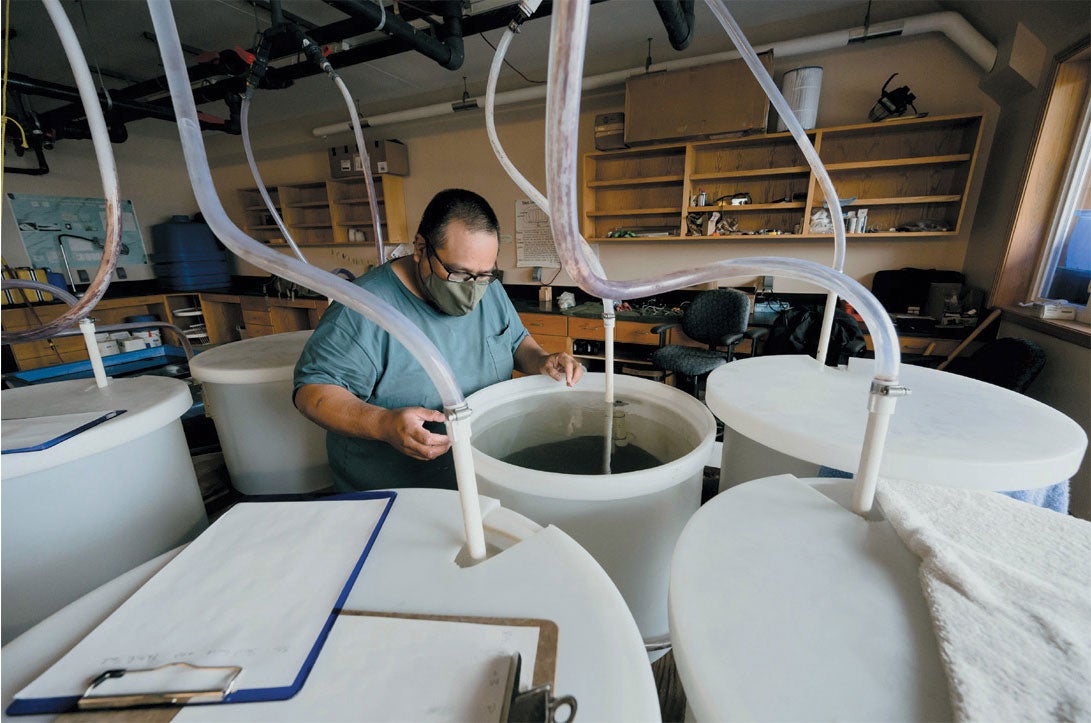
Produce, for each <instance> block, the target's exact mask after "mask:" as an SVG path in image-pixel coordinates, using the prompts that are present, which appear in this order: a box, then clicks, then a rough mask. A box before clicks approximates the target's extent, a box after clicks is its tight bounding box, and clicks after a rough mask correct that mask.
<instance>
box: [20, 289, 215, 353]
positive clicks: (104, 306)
mask: <svg viewBox="0 0 1091 723" xmlns="http://www.w3.org/2000/svg"><path fill="white" fill-rule="evenodd" d="M67 308H68V306H67V305H65V304H45V305H39V306H35V307H34V308H33V310H31V309H27V308H26V307H21V306H6V307H4V311H3V323H4V329H5V330H8V331H20V330H23V329H31V328H36V327H38V326H41V324H42V323H44V322H49V321H52V320H54V319H56V318H57V317H59V316H60V315H61V314H63V313H64V311H65V310H66V309H67ZM189 312H196V313H189ZM147 314H151V315H152V316H155V317H156V318H158V319H159V320H161V321H166V322H169V323H172V324H174V325H175V326H179V327H181V328H182V329H183V330H184V331H185V330H189V331H190V333H191V334H193V335H194V336H192V337H191V338H190V341H191V343H194V344H202V343H207V342H208V341H209V339H208V337H207V336H206V335H205V333H204V330H203V328H202V327H201V326H200V325H201V324H203V321H204V320H203V314H204V307H203V306H202V303H201V298H200V296H199V295H198V294H165V295H163V294H156V295H149V296H130V297H125V298H120V299H105V300H103V301H100V302H99V303H98V305H97V306H95V309H94V311H93V312H92V314H91V317H92V319H94V321H95V323H96V324H97V325H99V326H106V325H108V324H121V323H123V322H124V321H125V319H126V318H127V317H130V316H143V315H147ZM73 328H74V327H73ZM197 332H201V334H200V335H198V334H197ZM162 339H163V343H164V344H167V345H171V346H180V345H181V342H180V341H179V340H178V339H176V338H174V335H173V333H172V332H171V331H170V330H167V329H164V330H163V331H162ZM11 352H12V355H13V356H14V357H15V362H16V364H17V365H18V367H19V369H20V370H24V371H25V370H27V369H38V368H40V367H46V366H53V365H56V364H65V363H68V362H77V361H85V360H86V359H87V349H86V347H85V346H84V343H83V337H82V336H72V337H57V338H55V339H42V340H40V341H33V342H21V343H16V344H12V345H11Z"/></svg>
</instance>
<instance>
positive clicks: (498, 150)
mask: <svg viewBox="0 0 1091 723" xmlns="http://www.w3.org/2000/svg"><path fill="white" fill-rule="evenodd" d="M514 37H515V33H514V32H513V31H512V30H511V28H508V30H506V31H504V36H503V37H502V38H500V42H499V43H498V44H497V46H496V52H495V53H494V54H493V58H492V65H491V66H490V68H489V81H488V85H487V86H486V88H485V129H486V131H487V133H488V136H489V144H490V145H491V146H492V151H493V154H495V155H496V160H498V161H499V162H500V165H501V166H503V168H504V170H505V171H507V173H508V176H510V177H511V180H512V181H514V182H515V185H517V186H518V187H519V188H520V189H521V190H522V191H523V193H525V194H527V196H529V197H530V200H531V201H533V202H534V203H535V205H537V206H538V208H540V209H542V213H544V214H545V215H547V216H548V215H549V201H548V200H547V199H546V197H545V196H543V195H542V193H541V192H540V191H539V190H538V189H537V188H535V187H534V184H533V183H531V182H530V181H529V180H527V178H526V176H524V175H523V174H522V173H520V172H519V169H518V168H516V167H515V164H514V163H512V162H511V159H509V158H508V154H507V153H506V152H505V151H504V146H503V145H501V143H500V136H499V134H498V133H497V131H496V84H497V81H498V80H499V78H500V68H501V67H502V66H503V64H504V56H505V55H506V54H507V52H508V46H510V45H511V41H512V39H513V38H514ZM584 246H586V247H587V259H588V261H589V262H590V264H591V268H592V269H593V270H594V272H595V274H596V275H598V276H601V277H602V278H606V272H605V271H604V270H603V268H602V263H601V262H600V261H599V258H598V256H596V255H595V254H594V253H593V252H592V251H591V249H590V246H588V245H587V242H586V241H584ZM602 320H603V330H604V332H605V336H606V340H605V351H606V353H605V356H606V361H605V364H604V366H603V368H604V370H605V375H606V378H605V384H606V389H605V393H604V398H605V402H606V407H605V409H606V412H605V417H606V420H605V421H606V433H605V434H604V435H603V437H604V442H603V452H602V458H603V463H602V466H603V474H610V455H611V453H612V451H613V440H612V429H613V419H614V322H615V315H614V300H613V299H607V298H603V299H602Z"/></svg>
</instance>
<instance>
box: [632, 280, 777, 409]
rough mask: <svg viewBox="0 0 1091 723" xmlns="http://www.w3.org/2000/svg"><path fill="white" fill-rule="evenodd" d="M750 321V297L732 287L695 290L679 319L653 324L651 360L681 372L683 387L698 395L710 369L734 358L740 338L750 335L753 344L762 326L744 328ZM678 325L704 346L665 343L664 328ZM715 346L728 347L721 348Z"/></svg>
mask: <svg viewBox="0 0 1091 723" xmlns="http://www.w3.org/2000/svg"><path fill="white" fill-rule="evenodd" d="M749 322H750V297H748V296H747V295H746V294H744V293H743V292H741V291H736V290H735V289H715V290H712V291H702V292H701V293H700V294H698V295H697V296H696V297H695V298H694V299H693V301H692V302H690V305H689V307H688V308H687V309H686V311H685V313H684V314H683V315H682V321H681V323H680V324H679V323H677V322H675V323H673V324H662V325H660V326H655V327H652V329H651V331H652V333H654V334H659V345H660V346H659V348H658V349H656V350H655V352H654V353H653V354H652V357H651V360H652V363H653V364H655V366H656V367H657V368H659V369H662V370H663V371H665V372H671V373H674V374H681V375H682V377H683V378H684V379H685V381H686V391H688V392H689V393H690V394H692V395H693V396H695V397H697V398H698V399H700V398H701V395H702V392H703V382H704V379H705V377H707V376H708V374H709V372H711V371H712V370H713V369H716V368H717V367H720V366H723V365H724V364H726V363H728V362H729V361H732V360H733V359H734V358H735V346H736V345H737V344H738V343H739V342H741V341H742V340H743V339H750V340H751V343H752V344H753V345H754V348H756V345H757V343H758V340H759V339H761V338H763V337H764V336H765V334H766V332H767V330H765V329H753V330H749V331H748V330H747V325H748V324H749ZM679 326H680V327H681V328H682V331H683V332H685V334H686V336H688V337H689V338H691V339H694V340H695V341H699V342H701V343H702V344H707V345H708V348H707V349H702V348H699V347H693V346H682V345H680V344H666V340H667V331H668V330H670V329H673V328H676V327H679ZM718 347H727V350H726V351H721V350H720V349H719V348H718Z"/></svg>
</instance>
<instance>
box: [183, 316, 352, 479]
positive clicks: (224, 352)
mask: <svg viewBox="0 0 1091 723" xmlns="http://www.w3.org/2000/svg"><path fill="white" fill-rule="evenodd" d="M311 333H312V332H310V331H293V332H288V333H285V334H274V335H272V336H261V337H257V338H255V339H246V340H243V341H235V342H231V343H230V344H224V345H223V346H219V347H216V348H215V349H210V350H209V351H205V352H202V353H200V354H198V355H197V356H195V357H193V359H191V360H190V362H189V370H190V374H192V375H193V378H194V379H196V380H197V381H199V382H201V385H202V387H203V388H204V394H205V404H206V405H207V408H208V411H209V413H210V415H211V416H212V421H213V422H214V423H215V425H216V434H217V435H218V436H219V438H220V446H221V447H223V453H224V462H225V463H226V465H227V472H228V474H230V475H231V484H232V485H234V486H235V489H237V490H238V491H239V492H241V493H243V494H244V495H272V494H303V493H308V492H314V491H317V490H320V489H324V488H326V487H330V486H331V485H332V484H333V472H332V471H331V470H330V467H329V463H328V461H327V458H326V432H325V430H324V429H322V428H321V427H319V426H318V425H317V424H315V423H314V422H311V421H310V420H308V419H307V418H306V417H304V416H303V415H302V414H300V413H299V411H298V410H296V408H295V406H294V405H293V404H292V371H293V369H294V367H295V363H296V360H298V359H299V355H300V353H302V351H303V346H304V345H305V344H306V343H307V339H309V338H310V336H311Z"/></svg>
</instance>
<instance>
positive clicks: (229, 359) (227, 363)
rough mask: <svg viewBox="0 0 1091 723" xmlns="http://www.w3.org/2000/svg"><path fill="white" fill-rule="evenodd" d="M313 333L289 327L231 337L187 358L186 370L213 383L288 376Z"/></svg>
mask: <svg viewBox="0 0 1091 723" xmlns="http://www.w3.org/2000/svg"><path fill="white" fill-rule="evenodd" d="M312 333H313V332H312V331H309V330H308V331H290V332H287V333H285V334H273V335H272V336H259V337H257V338H255V339H243V340H242V341H233V342H231V343H230V344H224V345H223V346H218V347H216V348H215V349H209V350H208V351H205V352H201V353H200V354H198V355H196V356H195V357H193V358H192V359H190V361H189V373H190V374H191V375H192V376H193V378H194V379H196V380H197V381H199V382H211V383H213V384H261V383H264V382H280V381H284V380H287V379H291V378H292V372H293V370H294V369H295V363H296V362H297V361H298V360H299V355H300V354H301V353H302V352H303V346H304V345H305V344H306V343H307V340H308V339H310V338H311V334H312Z"/></svg>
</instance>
